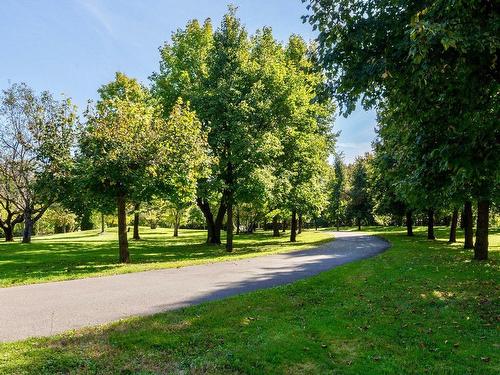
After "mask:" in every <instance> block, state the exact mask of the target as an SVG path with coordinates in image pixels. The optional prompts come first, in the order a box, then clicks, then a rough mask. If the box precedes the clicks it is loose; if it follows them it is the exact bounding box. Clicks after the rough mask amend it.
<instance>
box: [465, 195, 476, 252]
mask: <svg viewBox="0 0 500 375" xmlns="http://www.w3.org/2000/svg"><path fill="white" fill-rule="evenodd" d="M473 228H474V227H473V222H472V202H471V201H466V202H465V204H464V237H465V238H464V249H472V248H474V229H473Z"/></svg>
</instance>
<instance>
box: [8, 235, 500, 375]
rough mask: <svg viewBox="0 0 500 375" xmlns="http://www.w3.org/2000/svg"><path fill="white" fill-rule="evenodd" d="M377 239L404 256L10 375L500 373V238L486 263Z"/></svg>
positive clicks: (29, 347) (58, 344)
mask: <svg viewBox="0 0 500 375" xmlns="http://www.w3.org/2000/svg"><path fill="white" fill-rule="evenodd" d="M373 231H374V233H376V234H379V235H382V236H383V237H385V238H386V239H388V240H389V241H391V243H392V245H393V246H392V248H390V249H389V250H387V251H386V252H385V253H383V254H381V255H379V256H377V257H375V258H372V259H367V260H362V261H358V262H355V263H351V264H348V265H344V266H342V267H339V268H337V269H334V270H331V271H329V272H325V273H323V274H320V275H319V276H315V277H313V278H310V279H306V280H303V281H300V282H297V283H294V284H291V285H287V286H282V287H278V288H273V289H269V290H263V291H259V292H254V293H249V294H245V295H241V296H236V297H232V298H229V299H226V300H223V301H218V302H211V303H206V304H203V305H199V306H194V307H190V308H186V309H182V310H178V311H173V312H168V313H163V314H159V315H156V316H152V317H146V318H134V319H129V320H125V321H122V322H119V323H115V324H111V325H107V326H103V327H99V328H89V329H86V330H80V331H76V332H72V333H67V334H64V335H61V336H57V337H52V338H46V339H32V340H28V341H22V342H18V343H11V344H3V345H0V373H2V374H24V373H27V374H59V373H64V374H68V373H70V374H164V373H179V374H180V373H182V374H187V373H190V374H191V373H193V374H202V373H209V374H221V373H222V374H239V373H250V374H332V373H334V374H337V373H338V374H399V373H408V374H426V373H428V374H460V375H462V374H498V373H500V362H499V361H500V347H499V346H500V335H499V311H500V304H499V298H498V296H499V281H500V280H499V278H500V276H499V275H500V273H499V272H498V271H499V270H498V261H499V258H500V234H499V233H498V232H497V233H496V234H494V235H491V236H490V243H491V245H492V246H491V247H492V251H491V260H489V261H488V262H482V263H478V262H475V261H472V260H471V258H472V252H471V251H464V250H462V249H461V244H460V243H458V244H456V245H448V244H446V242H445V240H438V241H428V240H426V239H425V229H424V228H418V229H417V230H416V237H415V238H411V239H409V238H407V237H405V236H404V231H403V230H382V229H378V230H373ZM437 235H438V238H446V233H445V231H444V230H442V229H438V230H437Z"/></svg>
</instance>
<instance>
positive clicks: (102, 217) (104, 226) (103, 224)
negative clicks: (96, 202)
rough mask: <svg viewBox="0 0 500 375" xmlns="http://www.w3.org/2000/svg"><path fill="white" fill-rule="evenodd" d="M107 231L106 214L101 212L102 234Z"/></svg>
mask: <svg viewBox="0 0 500 375" xmlns="http://www.w3.org/2000/svg"><path fill="white" fill-rule="evenodd" d="M105 231H106V225H105V222H104V214H103V213H101V234H103V233H104V232H105Z"/></svg>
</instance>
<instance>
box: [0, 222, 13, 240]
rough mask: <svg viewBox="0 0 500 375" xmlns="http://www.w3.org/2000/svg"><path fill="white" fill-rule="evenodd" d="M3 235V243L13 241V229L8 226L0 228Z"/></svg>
mask: <svg viewBox="0 0 500 375" xmlns="http://www.w3.org/2000/svg"><path fill="white" fill-rule="evenodd" d="M2 229H3V233H4V234H5V242H13V241H14V228H13V227H12V226H10V225H6V226H4V227H2Z"/></svg>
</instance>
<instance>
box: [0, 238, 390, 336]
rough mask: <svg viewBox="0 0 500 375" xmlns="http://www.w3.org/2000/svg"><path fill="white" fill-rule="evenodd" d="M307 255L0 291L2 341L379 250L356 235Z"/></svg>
mask: <svg viewBox="0 0 500 375" xmlns="http://www.w3.org/2000/svg"><path fill="white" fill-rule="evenodd" d="M333 234H334V235H335V237H336V238H337V239H336V240H335V241H333V242H330V243H326V244H323V245H321V246H319V247H318V248H316V249H313V250H304V251H298V252H292V253H284V254H277V255H266V256H260V257H255V258H248V259H242V260H236V261H228V262H220V263H211V264H204V265H198V266H190V267H183V268H171V269H164V270H155V271H146V272H138V273H129V274H123V275H115V276H106V277H95V278H87V279H80V280H70V281H61V282H51V283H45V284H35V285H26V286H18V287H10V288H0V342H8V341H16V340H20V339H24V338H28V337H32V336H49V335H53V334H56V333H60V332H63V331H66V330H69V329H73V328H81V327H85V326H92V325H97V324H102V323H107V322H112V321H115V320H119V319H121V318H125V317H130V316H137V315H150V314H155V313H158V312H160V311H166V310H172V309H177V308H180V307H184V306H188V305H193V304H196V303H200V302H203V301H209V300H215V299H221V298H224V297H227V296H232V295H235V294H239V293H243V292H248V291H252V290H256V289H263V288H269V287H273V286H276V285H281V284H287V283H290V282H293V281H295V280H298V279H302V278H305V277H308V276H312V275H316V274H318V273H320V272H322V271H326V270H328V269H331V268H334V267H336V266H339V265H341V264H344V263H347V262H351V261H354V260H357V259H362V258H367V257H370V256H373V255H376V254H378V253H380V252H382V251H384V250H385V249H386V248H387V247H388V246H389V245H388V244H387V243H386V242H385V241H383V240H381V239H379V238H377V237H373V236H368V235H366V234H363V233H358V232H333Z"/></svg>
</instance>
